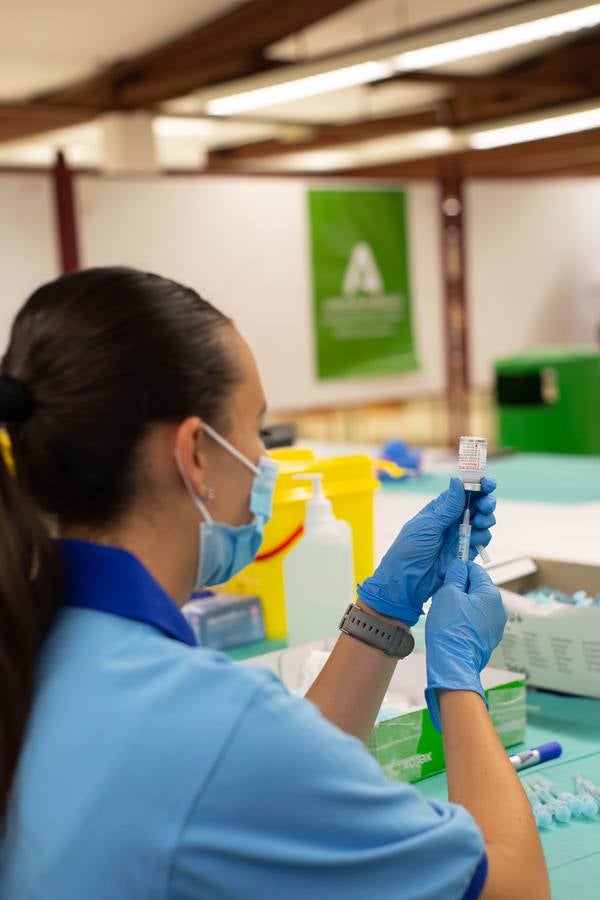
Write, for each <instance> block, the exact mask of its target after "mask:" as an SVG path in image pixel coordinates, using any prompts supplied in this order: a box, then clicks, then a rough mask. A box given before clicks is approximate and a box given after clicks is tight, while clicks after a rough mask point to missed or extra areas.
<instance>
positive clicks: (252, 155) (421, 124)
mask: <svg viewBox="0 0 600 900" xmlns="http://www.w3.org/2000/svg"><path fill="white" fill-rule="evenodd" d="M437 124H438V116H437V113H436V112H435V111H434V110H430V111H425V112H417V113H412V114H409V115H403V116H390V117H388V118H381V119H369V120H367V121H365V122H355V123H351V124H347V125H320V126H316V127H312V126H308V129H307V130H309V131H310V132H312V136H311V137H310V138H308V139H307V140H298V141H284V140H265V141H255V142H253V143H251V144H244V145H243V146H241V147H231V148H227V149H223V150H213V151H212V153H211V154H210V155H209V160H212V161H214V162H215V163H216V162H218V163H219V164H228V163H231V164H236V163H239V162H242V161H245V160H249V159H250V160H251V159H256V158H261V159H263V158H265V157H269V156H280V155H281V154H282V153H302V152H306V151H310V150H320V149H322V148H323V147H335V146H339V145H340V144H347V143H351V142H354V141H365V140H369V139H373V138H379V137H385V136H387V135H390V134H402V133H405V132H410V131H414V130H415V129H420V128H432V127H435V126H436V125H437Z"/></svg>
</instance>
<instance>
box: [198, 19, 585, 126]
mask: <svg viewBox="0 0 600 900" xmlns="http://www.w3.org/2000/svg"><path fill="white" fill-rule="evenodd" d="M596 25H600V3H593V4H591V5H587V6H582V7H579V8H577V9H572V10H569V11H568V12H563V13H557V14H554V15H551V16H544V17H542V18H538V19H534V20H533V21H530V22H523V23H521V24H519V25H509V26H507V27H505V28H497V29H495V30H493V31H488V32H484V33H482V34H474V35H471V36H469V37H464V38H458V39H456V40H453V41H446V42H445V43H440V44H434V45H432V46H430V47H420V48H417V49H415V50H407V51H405V52H404V53H400V54H398V55H396V56H393V57H390V58H387V59H381V60H368V61H367V62H362V63H356V64H355V65H349V66H343V67H341V68H339V69H333V70H330V71H328V72H321V73H318V74H316V75H307V76H304V77H302V78H294V79H290V80H289V81H283V82H279V83H277V84H270V85H265V86H264V87H258V88H252V89H250V90H241V91H238V92H237V93H235V94H228V95H225V96H222V97H216V98H214V99H212V100H209V101H208V102H207V103H206V111H207V112H208V113H209V114H210V115H214V116H235V115H239V114H240V113H245V112H249V111H250V110H253V109H260V108H261V107H267V106H276V105H278V104H282V103H290V102H292V101H294V100H302V99H304V98H306V97H315V96H317V95H319V94H327V93H329V92H331V91H338V90H341V89H343V88H350V87H357V86H358V85H362V84H369V83H370V82H373V81H380V80H383V79H386V78H390V77H391V76H392V75H394V73H395V72H397V71H401V72H411V71H418V70H419V69H428V68H431V67H433V66H441V65H444V64H446V63H452V62H457V61H459V60H461V59H470V58H472V57H474V56H482V55H484V54H486V53H495V52H498V51H499V50H507V49H510V48H512V47H519V46H523V45H524V44H531V43H534V42H536V41H543V40H548V39H549V38H553V37H558V36H560V35H563V34H572V33H573V32H577V31H582V30H584V29H587V28H593V27H595V26H596Z"/></svg>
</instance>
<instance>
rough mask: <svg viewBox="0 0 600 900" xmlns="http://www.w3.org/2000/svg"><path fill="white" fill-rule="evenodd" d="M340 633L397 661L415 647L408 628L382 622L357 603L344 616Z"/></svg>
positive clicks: (351, 605) (352, 604)
mask: <svg viewBox="0 0 600 900" xmlns="http://www.w3.org/2000/svg"><path fill="white" fill-rule="evenodd" d="M340 631H343V633H344V634H349V635H350V636H351V637H354V638H358V640H359V641H363V642H364V643H365V644H370V645H371V647H377V649H378V650H383V652H384V653H385V654H386V655H387V656H394V657H395V658H396V659H404V658H405V657H406V656H408V655H409V653H412V651H413V650H414V647H415V639H414V637H413V636H412V634H411V633H410V631H407V630H406V628H403V627H402V626H401V625H390V624H388V623H387V622H382V620H381V619H380V618H378V617H377V616H373V615H371V613H368V612H365V610H364V609H361V608H360V607H359V606H356V604H355V603H351V604H350V606H349V607H348V609H347V610H346V612H345V613H344V615H343V616H342V621H341V622H340Z"/></svg>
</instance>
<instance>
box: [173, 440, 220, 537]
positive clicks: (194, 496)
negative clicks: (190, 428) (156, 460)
mask: <svg viewBox="0 0 600 900" xmlns="http://www.w3.org/2000/svg"><path fill="white" fill-rule="evenodd" d="M175 463H176V465H177V468H178V469H179V474H180V475H181V480H182V481H183V483H184V485H185V488H186V490H187V492H188V494H189V495H190V497H191V499H192V500H193V501H194V503H195V504H196V506H197V507H198V509H199V510H200V513H201V514H202V516H203V518H204V521H205V522H208V523H209V524H211V523H212V522H214V519H213V517H212V516H211V514H210V513H209V511H208V510H207V508H206V506H205V505H204V503H203V502H202V500H212V499H213V498H214V496H215V492H214V491H213V489H212V488H207V490H206V492H205V494H204V495H203V497H202V499H200V497H198V495H197V494H196V492H195V491H194V488H193V487H192V484H191V482H190V480H189V478H188V477H187V475H186V473H185V470H184V468H183V465H182V463H181V456H180V455H179V450H177V449H175Z"/></svg>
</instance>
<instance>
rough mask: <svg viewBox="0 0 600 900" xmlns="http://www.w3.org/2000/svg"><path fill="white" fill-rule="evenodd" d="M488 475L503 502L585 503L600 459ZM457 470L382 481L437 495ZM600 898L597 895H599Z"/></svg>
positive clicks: (494, 466) (516, 459) (539, 456)
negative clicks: (497, 488) (495, 485)
mask: <svg viewBox="0 0 600 900" xmlns="http://www.w3.org/2000/svg"><path fill="white" fill-rule="evenodd" d="M487 470H488V474H489V475H492V476H493V477H494V478H496V479H497V480H498V483H499V484H501V485H502V496H503V498H504V499H505V500H528V501H531V502H538V503H585V502H586V501H588V500H600V456H563V455H559V454H553V453H515V454H514V455H511V456H505V457H498V458H496V459H494V458H493V457H492V458H490V459H489V460H488V468H487ZM455 474H457V473H456V471H454V470H451V469H450V468H449V469H448V473H447V474H444V473H441V474H440V473H436V474H435V475H419V476H417V477H415V478H407V479H405V480H403V481H391V482H384V485H383V487H384V490H386V491H406V492H408V493H420V494H439V493H440V492H441V491H443V490H445V488H446V487H447V486H448V478H449V477H450V475H455ZM599 896H600V893H599Z"/></svg>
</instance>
